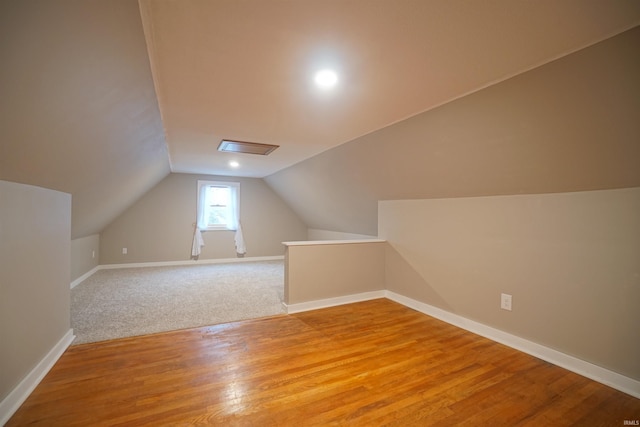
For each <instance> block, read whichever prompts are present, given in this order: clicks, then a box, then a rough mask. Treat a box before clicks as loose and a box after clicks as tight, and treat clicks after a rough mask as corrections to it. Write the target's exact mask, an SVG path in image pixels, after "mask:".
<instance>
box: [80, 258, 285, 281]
mask: <svg viewBox="0 0 640 427" xmlns="http://www.w3.org/2000/svg"><path fill="white" fill-rule="evenodd" d="M283 259H284V255H275V256H256V257H247V258H218V259H202V260H198V261H196V260H186V261H157V262H135V263H128V264H102V265H98V266H96V267H94V268H92V269H91V270H89V271H87V272H86V273H84V274H83V275H82V276H80V277H78V278H77V279H75V280H74V281H73V282H71V289H73V288H75V287H76V286H78V285H79V284H80V283H82V282H84V281H85V280H87V279H88V278H89V277H91V276H92V275H93V274H94V273H95V272H96V271H99V270H112V269H116V268H136V267H171V266H183V265H201V264H229V263H234V262H259V261H281V260H283Z"/></svg>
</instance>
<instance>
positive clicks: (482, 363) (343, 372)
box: [7, 299, 640, 426]
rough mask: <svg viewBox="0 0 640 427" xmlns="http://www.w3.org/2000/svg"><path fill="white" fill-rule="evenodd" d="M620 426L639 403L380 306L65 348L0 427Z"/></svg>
mask: <svg viewBox="0 0 640 427" xmlns="http://www.w3.org/2000/svg"><path fill="white" fill-rule="evenodd" d="M625 419H628V420H635V419H640V400H638V399H635V398H633V397H631V396H628V395H626V394H624V393H621V392H618V391H616V390H613V389H611V388H609V387H607V386H604V385H602V384H598V383H596V382H594V381H591V380H588V379H586V378H584V377H581V376H579V375H577V374H574V373H571V372H569V371H566V370H564V369H562V368H559V367H556V366H553V365H551V364H549V363H547V362H544V361H541V360H539V359H536V358H535V357H532V356H529V355H526V354H524V353H520V352H518V351H516V350H513V349H511V348H508V347H505V346H503V345H501V344H498V343H495V342H492V341H490V340H487V339H485V338H482V337H480V336H477V335H474V334H472V333H469V332H467V331H464V330H461V329H459V328H456V327H454V326H451V325H448V324H446V323H443V322H440V321H438V320H436V319H433V318H431V317H429V316H426V315H423V314H421V313H418V312H416V311H414V310H411V309H408V308H406V307H404V306H402V305H400V304H397V303H394V302H392V301H389V300H386V299H380V300H373V301H367V302H363V303H357V304H350V305H344V306H339V307H332V308H327V309H322V310H315V311H311V312H305V313H298V314H295V315H289V316H275V317H270V318H264V319H257V320H250V321H244V322H237V323H231V324H226V325H216V326H211V327H207V328H198V329H191V330H183V331H175V332H168V333H163V334H156V335H149V336H144V337H137V338H126V339H122V340H114V341H107V342H102V343H93V344H85V345H78V346H72V347H70V348H69V349H68V350H67V352H66V353H65V354H64V355H63V356H62V357H61V358H60V360H59V361H58V363H57V364H56V365H55V366H54V368H53V369H52V370H51V372H49V374H48V375H47V376H46V377H45V378H44V380H43V381H42V383H41V384H40V385H39V386H38V387H37V388H36V390H35V391H34V392H33V394H32V395H31V396H30V397H29V398H28V399H27V400H26V401H25V403H24V404H23V405H22V407H21V408H20V409H19V410H18V411H17V412H16V414H15V415H14V416H13V417H12V418H11V419H10V420H9V422H8V423H7V426H21V425H43V426H44V425H46V426H87V425H91V426H94V425H98V426H99V425H109V426H131V425H136V426H145V425H148V426H161V425H172V426H173V425H225V426H227V425H230V426H236V425H237V426H292V425H293V426H296V425H300V426H303V425H304V426H306V425H323V426H324V425H349V426H378V425H389V426H414V425H417V426H425V425H427V426H431V425H434V426H437V425H442V426H445V425H446V426H449V425H456V424H465V425H492V426H500V425H508V426H512V425H530V426H544V425H553V426H558V425H560V426H562V425H590V424H589V423H590V422H591V423H595V424H593V425H607V423H611V424H609V425H621V423H622V421H621V420H625Z"/></svg>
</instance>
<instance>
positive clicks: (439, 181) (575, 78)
mask: <svg viewBox="0 0 640 427" xmlns="http://www.w3.org/2000/svg"><path fill="white" fill-rule="evenodd" d="M470 67H471V68H470V72H473V70H472V64H470ZM638 76H640V27H637V28H635V29H633V30H630V31H627V32H625V33H623V34H621V35H619V36H616V37H613V38H611V39H609V40H605V41H604V42H602V43H598V44H596V45H593V46H591V47H589V48H586V49H583V50H581V51H578V52H576V53H574V54H572V55H569V56H566V57H564V58H561V59H559V60H557V61H554V62H552V63H549V64H547V65H544V66H541V67H539V68H536V69H534V70H531V71H530V72H527V73H524V74H521V75H518V76H516V77H514V78H511V79H509V80H506V81H504V82H502V83H499V84H497V85H494V86H491V87H488V88H486V89H484V90H481V91H478V92H476V93H473V94H471V95H469V96H465V97H463V98H460V99H458V100H455V101H453V102H450V103H448V104H445V105H443V106H441V107H439V108H435V109H433V110H430V111H427V112H425V113H422V114H419V115H417V116H414V117H412V118H409V119H407V120H404V121H401V122H399V123H396V124H393V125H391V126H388V127H386V128H384V129H381V130H379V131H377V132H373V133H371V134H369V135H365V136H363V137H361V138H358V139H355V140H353V141H351V142H349V143H347V144H344V145H341V146H339V147H337V148H334V149H331V150H328V151H325V152H324V153H322V154H320V155H318V156H315V157H312V158H310V159H308V160H305V161H304V162H301V163H298V164H296V165H294V166H291V167H290V168H287V169H285V170H283V171H280V172H277V173H275V174H273V175H271V176H269V177H267V178H266V181H267V182H268V183H269V185H270V186H272V187H273V188H274V189H275V190H276V191H277V192H278V193H279V194H282V195H283V197H284V198H285V199H286V200H287V202H288V203H289V204H290V206H291V207H292V208H293V209H294V210H295V211H296V212H298V214H299V215H300V217H301V218H302V219H303V220H304V221H305V222H306V223H307V224H308V225H309V227H310V228H314V229H324V230H335V231H342V232H347V233H357V234H368V235H375V234H376V230H377V201H378V200H400V199H429V198H435V197H469V196H489V195H502V194H539V193H559V192H568V191H584V190H598V189H611V188H625V187H636V186H640V167H638V159H640V143H638V141H640V119H639V117H640V79H639V78H638Z"/></svg>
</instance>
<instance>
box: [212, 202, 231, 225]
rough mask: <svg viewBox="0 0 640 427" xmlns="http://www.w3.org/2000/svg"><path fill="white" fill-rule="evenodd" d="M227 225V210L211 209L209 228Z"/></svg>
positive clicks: (224, 208)
mask: <svg viewBox="0 0 640 427" xmlns="http://www.w3.org/2000/svg"><path fill="white" fill-rule="evenodd" d="M226 224H227V208H226V207H211V208H210V209H209V224H208V225H209V226H215V225H226Z"/></svg>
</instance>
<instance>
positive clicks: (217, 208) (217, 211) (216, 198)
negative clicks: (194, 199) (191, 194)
mask: <svg viewBox="0 0 640 427" xmlns="http://www.w3.org/2000/svg"><path fill="white" fill-rule="evenodd" d="M239 218H240V183H238V182H224V181H198V228H199V229H200V230H202V231H204V230H237V229H238V221H239Z"/></svg>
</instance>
